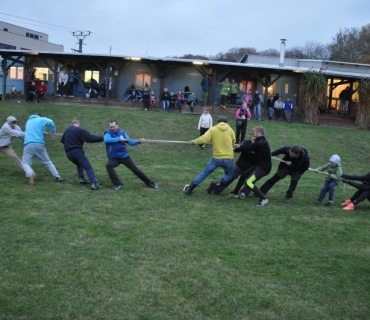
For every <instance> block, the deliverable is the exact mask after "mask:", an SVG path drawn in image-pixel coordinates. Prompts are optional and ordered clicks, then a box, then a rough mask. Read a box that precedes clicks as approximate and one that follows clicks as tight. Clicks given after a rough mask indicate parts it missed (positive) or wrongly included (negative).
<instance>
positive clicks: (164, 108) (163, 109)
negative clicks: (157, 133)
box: [162, 100, 166, 112]
mask: <svg viewBox="0 0 370 320" xmlns="http://www.w3.org/2000/svg"><path fill="white" fill-rule="evenodd" d="M162 111H163V112H166V101H165V100H163V101H162Z"/></svg>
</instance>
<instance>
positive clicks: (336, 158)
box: [329, 154, 340, 164]
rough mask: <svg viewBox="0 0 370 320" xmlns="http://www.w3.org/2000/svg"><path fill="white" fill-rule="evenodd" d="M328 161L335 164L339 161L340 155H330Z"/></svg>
mask: <svg viewBox="0 0 370 320" xmlns="http://www.w3.org/2000/svg"><path fill="white" fill-rule="evenodd" d="M329 161H330V162H334V163H335V164H339V163H340V156H338V155H337V154H333V155H332V156H331V157H330V160H329Z"/></svg>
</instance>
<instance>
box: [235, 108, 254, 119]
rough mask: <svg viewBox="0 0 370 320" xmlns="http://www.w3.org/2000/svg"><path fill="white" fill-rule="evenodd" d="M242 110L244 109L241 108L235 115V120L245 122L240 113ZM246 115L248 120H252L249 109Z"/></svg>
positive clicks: (246, 110)
mask: <svg viewBox="0 0 370 320" xmlns="http://www.w3.org/2000/svg"><path fill="white" fill-rule="evenodd" d="M241 110H242V108H239V109H238V110H237V111H236V113H235V118H236V119H238V120H243V118H242V117H241V115H240V113H241ZM245 115H246V118H247V119H250V118H252V116H251V112H250V111H249V108H247V109H245Z"/></svg>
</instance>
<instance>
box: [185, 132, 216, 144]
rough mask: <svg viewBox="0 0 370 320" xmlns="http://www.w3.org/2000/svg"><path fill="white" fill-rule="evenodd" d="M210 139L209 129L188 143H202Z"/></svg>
mask: <svg viewBox="0 0 370 320" xmlns="http://www.w3.org/2000/svg"><path fill="white" fill-rule="evenodd" d="M211 140H212V133H211V130H207V132H206V133H205V134H204V135H202V136H200V137H199V138H197V139H195V140H191V141H190V143H191V144H204V143H207V142H210V141H211Z"/></svg>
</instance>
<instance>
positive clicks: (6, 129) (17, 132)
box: [1, 126, 24, 138]
mask: <svg viewBox="0 0 370 320" xmlns="http://www.w3.org/2000/svg"><path fill="white" fill-rule="evenodd" d="M1 134H2V135H7V136H10V137H15V138H23V137H24V132H22V130H21V128H20V127H18V126H15V129H12V127H11V126H3V127H2V128H1Z"/></svg>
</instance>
